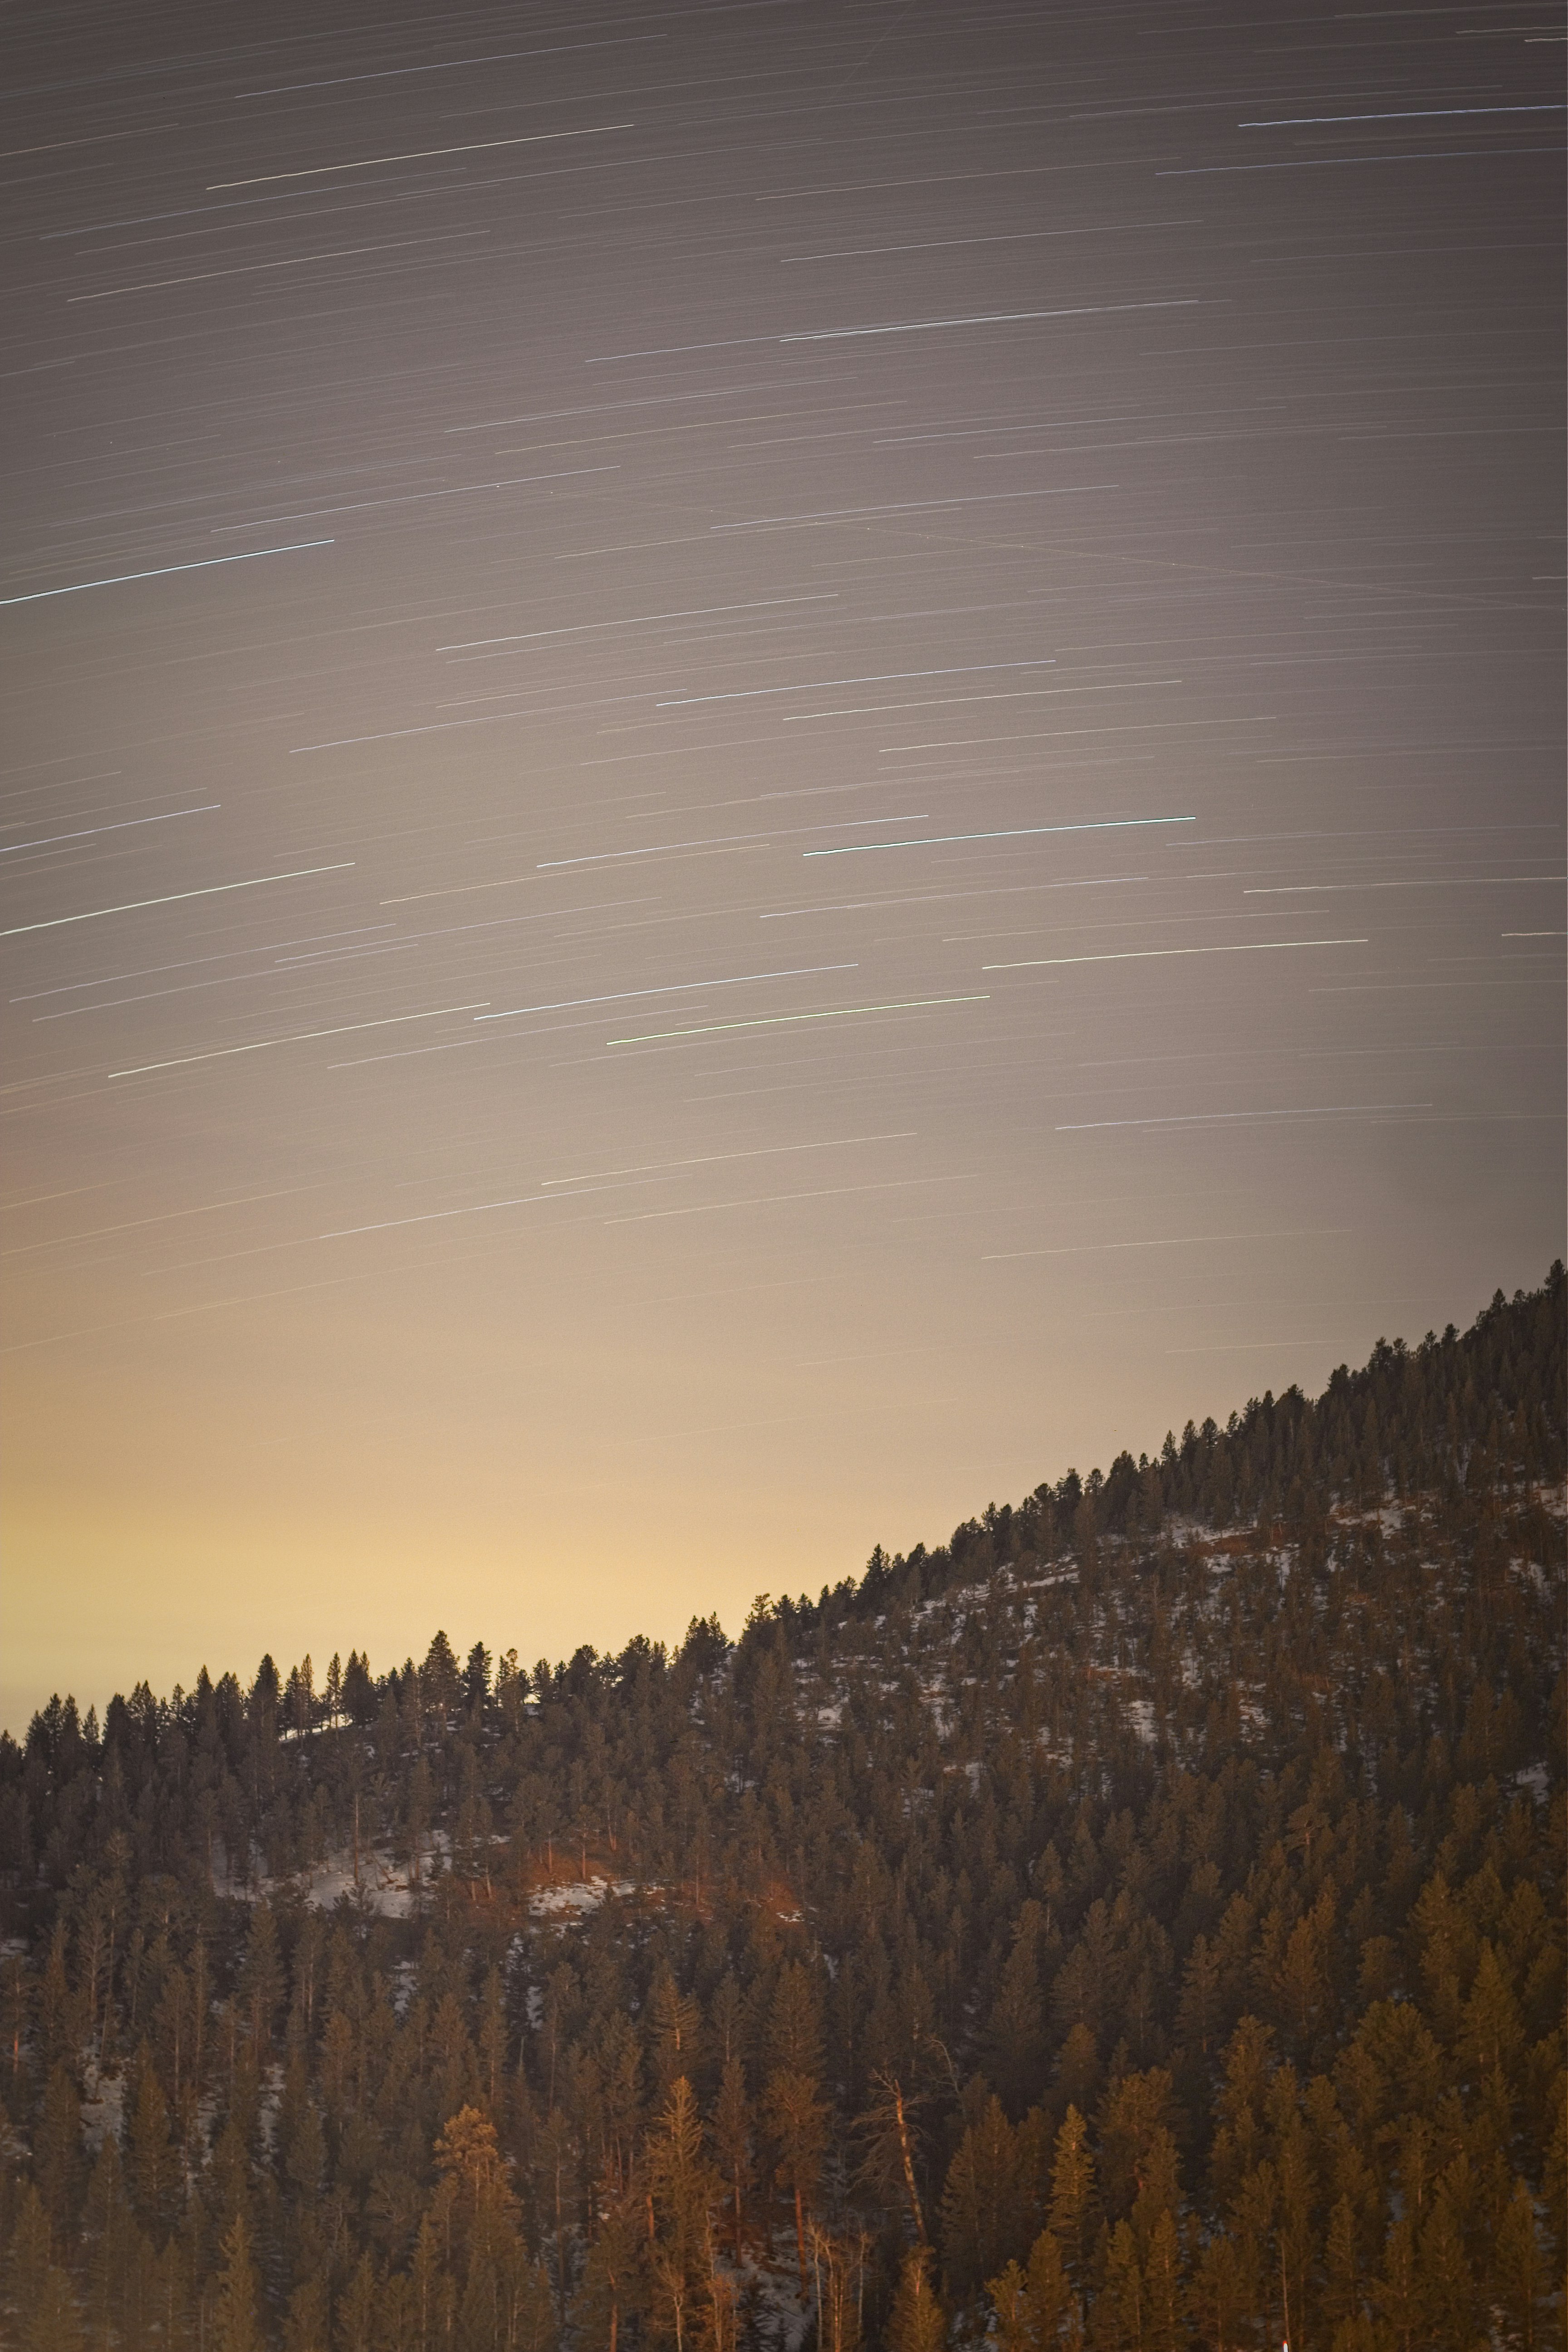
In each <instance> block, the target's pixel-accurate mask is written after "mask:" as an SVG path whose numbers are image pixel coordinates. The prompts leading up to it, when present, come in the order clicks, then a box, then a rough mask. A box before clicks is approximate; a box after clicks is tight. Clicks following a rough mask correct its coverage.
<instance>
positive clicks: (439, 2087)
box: [0, 1268, 1568, 2352]
mask: <svg viewBox="0 0 1568 2352" xmlns="http://www.w3.org/2000/svg"><path fill="white" fill-rule="evenodd" d="M1563 1303H1564V1301H1563V1275H1562V1271H1561V1269H1560V1268H1554V1269H1553V1271H1552V1276H1551V1277H1550V1279H1549V1281H1548V1283H1547V1285H1546V1286H1545V1288H1544V1289H1543V1290H1542V1292H1540V1293H1537V1294H1536V1295H1534V1296H1533V1297H1528V1298H1526V1297H1518V1298H1516V1299H1515V1300H1513V1301H1512V1302H1507V1301H1504V1300H1502V1299H1501V1298H1499V1299H1498V1300H1496V1301H1494V1303H1493V1305H1492V1307H1490V1308H1489V1309H1488V1310H1487V1312H1486V1313H1485V1314H1484V1315H1483V1316H1482V1317H1481V1318H1480V1319H1479V1322H1478V1323H1477V1325H1476V1326H1475V1328H1474V1329H1473V1330H1471V1331H1470V1332H1468V1333H1467V1334H1465V1335H1464V1336H1463V1337H1462V1338H1460V1337H1458V1336H1456V1335H1454V1334H1452V1333H1450V1334H1447V1335H1446V1336H1445V1337H1444V1339H1441V1340H1431V1341H1429V1342H1427V1343H1424V1344H1423V1346H1422V1347H1421V1348H1419V1349H1415V1351H1413V1352H1412V1351H1407V1350H1405V1349H1403V1348H1402V1347H1386V1348H1385V1347H1383V1346H1380V1347H1379V1349H1377V1351H1376V1352H1375V1353H1374V1355H1373V1360H1372V1362H1371V1364H1370V1365H1368V1366H1367V1367H1366V1368H1365V1370H1363V1371H1360V1372H1357V1373H1355V1374H1351V1373H1348V1372H1342V1373H1338V1374H1336V1375H1335V1377H1334V1380H1333V1381H1331V1383H1330V1387H1329V1389H1328V1391H1326V1392H1325V1394H1324V1395H1323V1397H1321V1398H1320V1399H1318V1400H1317V1401H1316V1402H1308V1401H1307V1400H1305V1399H1303V1398H1301V1397H1299V1396H1295V1395H1289V1396H1287V1397H1285V1398H1282V1399H1279V1400H1270V1399H1267V1398H1266V1399H1265V1400H1264V1401H1263V1402H1261V1403H1260V1404H1255V1405H1251V1406H1249V1407H1248V1408H1247V1412H1246V1413H1245V1414H1243V1415H1241V1416H1238V1417H1237V1418H1236V1419H1235V1420H1234V1421H1233V1422H1232V1423H1231V1425H1230V1427H1229V1428H1228V1429H1226V1430H1225V1431H1220V1430H1217V1429H1215V1427H1214V1426H1213V1424H1212V1423H1210V1424H1205V1428H1204V1430H1203V1431H1201V1432H1196V1431H1192V1430H1189V1431H1188V1433H1187V1434H1186V1435H1185V1437H1184V1440H1183V1442H1182V1444H1180V1445H1177V1444H1175V1443H1174V1441H1172V1442H1170V1443H1169V1444H1168V1445H1167V1447H1166V1449H1165V1452H1164V1454H1163V1456H1162V1457H1161V1458H1160V1459H1159V1460H1157V1461H1155V1462H1152V1463H1149V1462H1142V1463H1138V1464H1133V1463H1132V1462H1131V1458H1130V1457H1128V1456H1125V1455H1124V1456H1122V1457H1121V1460H1120V1461H1119V1462H1117V1463H1115V1464H1113V1465H1112V1466H1111V1469H1110V1473H1109V1474H1108V1475H1105V1476H1103V1477H1102V1476H1101V1475H1100V1474H1099V1473H1098V1472H1097V1473H1094V1474H1092V1475H1090V1476H1089V1477H1088V1478H1087V1479H1084V1480H1079V1478H1078V1476H1077V1475H1076V1474H1073V1473H1068V1475H1067V1476H1066V1477H1065V1478H1063V1479H1061V1480H1060V1481H1059V1482H1058V1484H1057V1485H1056V1486H1049V1487H1041V1488H1039V1489H1037V1492H1036V1494H1035V1495H1033V1496H1030V1497H1029V1498H1028V1499H1027V1500H1026V1501H1025V1502H1024V1503H1023V1504H1022V1505H1020V1506H1018V1507H1016V1508H1004V1509H997V1508H994V1507H993V1508H992V1509H990V1510H988V1511H987V1512H986V1513H985V1514H984V1518H983V1519H980V1520H975V1521H972V1522H970V1523H968V1524H967V1525H966V1526H965V1527H963V1528H959V1529H958V1530H957V1531H956V1533H955V1534H954V1536H953V1537H952V1539H951V1541H950V1542H949V1544H948V1545H946V1546H945V1547H943V1548H942V1549H940V1550H938V1551H936V1552H926V1551H924V1550H923V1549H922V1550H917V1551H916V1552H915V1553H914V1554H912V1555H910V1558H908V1559H900V1560H891V1559H888V1557H887V1556H886V1555H885V1554H884V1553H883V1552H882V1551H881V1550H880V1549H879V1550H878V1551H877V1552H875V1553H874V1554H873V1555H872V1559H871V1561H870V1563H869V1565H868V1570H867V1571H866V1574H865V1576H864V1577H863V1578H862V1579H861V1580H859V1582H858V1583H855V1582H852V1581H846V1582H845V1583H843V1584H841V1585H839V1586H838V1587H837V1589H836V1590H832V1591H826V1590H825V1591H824V1592H823V1593H822V1595H821V1597H820V1598H819V1600H817V1601H815V1602H813V1601H806V1600H805V1599H802V1600H800V1601H781V1602H779V1603H777V1604H773V1603H768V1602H759V1603H758V1604H757V1606H756V1608H755V1609H754V1610H753V1611H752V1615H751V1618H750V1619H749V1620H748V1622H747V1625H746V1627H745V1629H744V1632H743V1633H742V1637H741V1639H740V1641H739V1643H736V1644H734V1645H733V1646H731V1644H730V1643H727V1642H726V1641H725V1639H724V1636H723V1634H722V1633H721V1630H720V1629H719V1627H718V1625H717V1623H716V1622H715V1621H713V1620H709V1621H707V1622H694V1623H693V1625H692V1627H691V1629H690V1632H689V1635H688V1638H687V1640H686V1642H685V1643H683V1645H682V1646H681V1647H680V1649H679V1651H677V1652H676V1653H675V1654H673V1655H670V1654H667V1653H666V1651H665V1650H664V1649H663V1648H661V1647H660V1646H658V1645H657V1644H652V1643H647V1642H646V1641H642V1640H638V1641H635V1642H632V1643H629V1644H628V1645H627V1647H626V1650H625V1651H624V1652H623V1653H622V1654H620V1656H619V1657H615V1658H601V1657H599V1656H597V1655H595V1653H594V1652H593V1651H592V1650H587V1649H584V1650H581V1651H579V1652H578V1653H577V1654H576V1655H575V1656H574V1658H573V1659H571V1660H570V1662H568V1663H565V1664H560V1665H556V1666H551V1665H549V1664H541V1665H539V1666H538V1667H536V1668H534V1669H532V1670H531V1671H530V1670H528V1669H526V1668H523V1667H521V1665H520V1664H519V1662H518V1658H517V1655H516V1653H515V1652H513V1651H508V1652H506V1653H505V1654H502V1655H500V1656H499V1657H492V1655H491V1654H489V1652H488V1651H487V1650H486V1649H485V1648H484V1647H483V1646H482V1645H476V1646H475V1648H474V1649H473V1650H472V1651H471V1652H470V1653H469V1654H468V1658H467V1661H466V1662H465V1663H461V1664H460V1663H459V1661H458V1658H457V1656H456V1655H455V1654H454V1653H453V1651H452V1649H451V1646H450V1644H449V1643H447V1639H446V1637H445V1635H444V1634H437V1636H436V1638H435V1639H434V1640H433V1641H432V1643H431V1644H430V1647H429V1650H428V1653H427V1654H426V1657H425V1659H424V1661H423V1662H422V1663H421V1664H417V1665H416V1664H415V1663H414V1661H413V1660H409V1661H408V1662H407V1663H406V1664H405V1665H404V1666H403V1667H402V1668H401V1669H397V1670H394V1671H393V1672H391V1673H389V1674H387V1675H384V1676H383V1677H382V1678H381V1679H380V1680H379V1681H377V1680H375V1679H374V1678H373V1677H372V1675H371V1673H370V1669H369V1666H368V1664H367V1663H366V1661H365V1660H364V1659H363V1657H362V1656H361V1655H360V1654H358V1653H357V1652H356V1653H353V1654H351V1656H350V1658H349V1662H348V1665H347V1667H346V1669H345V1668H342V1666H341V1665H340V1663H339V1661H338V1660H337V1659H333V1660H332V1662H331V1665H330V1667H329V1668H328V1670H327V1672H326V1674H325V1675H324V1677H321V1678H320V1684H321V1686H320V1688H318V1686H317V1685H318V1677H317V1676H316V1675H314V1674H313V1672H312V1670H311V1667H310V1661H309V1660H308V1659H307V1660H304V1661H302V1662H301V1663H300V1665H298V1666H296V1667H294V1668H293V1669H291V1670H290V1671H289V1673H288V1674H287V1675H280V1674H279V1670H278V1669H277V1667H276V1666H275V1664H273V1662H272V1660H271V1659H270V1658H267V1659H263V1661H262V1663H261V1665H260V1668H259V1669H258V1672H257V1674H256V1675H255V1678H254V1680H253V1681H252V1682H251V1683H250V1685H249V1686H248V1688H247V1687H245V1686H244V1685H242V1684H241V1683H240V1682H239V1680H238V1679H237V1677H236V1676H235V1675H233V1674H226V1675H224V1676H223V1677H222V1678H221V1679H220V1680H219V1681H217V1682H216V1683H215V1682H213V1681H212V1680H211V1679H210V1678H209V1676H208V1675H206V1673H205V1671H204V1672H203V1673H202V1674H201V1675H199V1676H198V1678H197V1681H196V1685H195V1689H194V1690H193V1691H191V1692H190V1693H188V1694H187V1693H183V1692H180V1691H176V1692H175V1693H174V1695H173V1696H172V1697H170V1698H169V1699H168V1700H166V1701H160V1700H157V1699H155V1698H154V1697H153V1694H152V1693H151V1692H150V1691H149V1690H148V1689H147V1687H146V1685H138V1686H137V1688H136V1689H135V1690H133V1691H132V1694H131V1696H130V1697H129V1698H121V1697H117V1698H115V1699H114V1700H113V1701H112V1702H111V1703H110V1706H109V1708H108V1710H107V1713H106V1716H105V1720H104V1723H103V1726H102V1728H101V1731H100V1727H99V1726H98V1724H97V1723H96V1722H95V1720H94V1719H93V1717H91V1716H89V1717H88V1719H87V1721H86V1722H85V1723H83V1722H82V1721H80V1720H79V1717H78V1712H77V1709H76V1707H75V1706H74V1704H73V1703H72V1702H71V1701H70V1700H69V1699H64V1700H61V1699H55V1700H53V1701H51V1702H50V1705H49V1706H48V1707H47V1708H46V1709H44V1710H43V1711H42V1712H41V1713H40V1714H39V1715H38V1716H37V1717H36V1718H35V1720H34V1723H33V1725H32V1727H30V1729H29V1732H28V1736H27V1739H26V1743H25V1745H24V1746H22V1747H20V1748H19V1747H17V1746H16V1744H15V1743H14V1742H12V1741H10V1740H0V1912H3V1916H0V1934H3V1935H4V1936H5V1937H7V1938H8V1939H9V1941H8V1943H7V1945H6V1954H7V1957H6V1958H5V1959H4V1962H3V1964H0V2028H3V2039H0V2100H3V2102H4V2106H5V2116H4V2117H0V2133H3V2137H0V2150H3V2154H0V2243H3V2246H4V2253H5V2260H4V2264H3V2267H0V2335H3V2336H4V2340H5V2341H7V2342H9V2341H11V2340H16V2342H18V2343H21V2344H26V2345H30V2346H37V2347H43V2346H46V2345H49V2346H52V2345H56V2344H58V2345H60V2346H68V2347H76V2346H78V2345H91V2346H93V2347H102V2352H120V2347H124V2352H176V2347H178V2352H184V2347H204V2346H210V2345H215V2344H216V2345H223V2346H232V2347H246V2352H250V2347H257V2352H260V2347H263V2346H266V2347H279V2348H280V2352H337V2347H339V2346H342V2347H347V2352H435V2347H437V2346H439V2347H443V2352H448V2347H449V2348H450V2352H468V2347H473V2352H479V2347H484V2352H502V2347H505V2352H553V2347H556V2346H557V2345H558V2344H560V2343H562V2342H565V2343H566V2344H569V2345H571V2346H577V2345H581V2346H582V2347H584V2352H622V2347H624V2352H637V2347H649V2352H653V2347H662V2346H664V2345H667V2344H668V2345H669V2346H672V2347H679V2352H687V2347H688V2345H689V2344H690V2345H692V2346H695V2345H697V2344H699V2343H700V2345H701V2346H702V2347H705V2352H739V2347H740V2346H741V2345H742V2344H746V2345H752V2344H760V2343H762V2342H763V2340H764V2338H768V2337H772V2336H773V2335H774V2334H775V2333H776V2330H777V2327H778V2325H779V2320H780V2316H781V2315H782V2316H783V2317H784V2319H786V2320H787V2321H788V2323H789V2330H793V2331H795V2333H798V2331H799V2329H800V2328H802V2327H804V2326H806V2325H807V2323H808V2322H809V2324H810V2325H811V2326H815V2327H816V2330H817V2336H816V2343H817V2345H818V2347H822V2352H826V2347H828V2346H829V2345H830V2346H831V2347H832V2352H857V2347H859V2346H860V2345H862V2344H867V2345H871V2346H875V2345H877V2344H886V2345H889V2346H894V2347H905V2346H907V2347H909V2352H929V2347H933V2346H937V2345H940V2344H941V2343H942V2341H943V2340H944V2336H945V2333H946V2330H947V2328H948V2326H949V2318H950V2315H952V2319H953V2323H954V2324H955V2325H956V2326H957V2327H958V2328H959V2330H960V2332H961V2334H962V2333H963V2332H964V2331H968V2332H969V2334H970V2335H971V2336H973V2338H975V2339H976V2340H977V2339H978V2336H979V2334H980V2332H981V2329H982V2326H983V2324H984V2309H985V2306H984V2300H983V2298H984V2297H987V2296H988V2297H989V2299H990V2302H991V2304H992V2305H994V2310H995V2313H996V2318H997V2325H998V2328H999V2332H1000V2337H1001V2340H1002V2342H1003V2344H1004V2345H1005V2347H1007V2352H1043V2347H1046V2346H1047V2345H1050V2344H1055V2343H1057V2342H1058V2341H1063V2342H1065V2341H1069V2340H1070V2341H1079V2342H1081V2341H1084V2340H1087V2341H1089V2343H1093V2344H1100V2343H1104V2344H1107V2345H1111V2344H1121V2343H1128V2344H1138V2345H1141V2346H1143V2347H1150V2352H1152V2347H1171V2352H1174V2347H1178V2346H1182V2347H1189V2346H1192V2347H1196V2346H1203V2347H1215V2352H1217V2347H1221V2346H1226V2347H1228V2346H1232V2345H1238V2344H1247V2345H1261V2344H1265V2343H1267V2342H1268V2341H1269V2340H1270V2339H1272V2340H1273V2341H1274V2342H1276V2343H1277V2342H1278V2341H1279V2339H1280V2337H1281V2336H1283V2335H1284V2334H1285V2333H1287V2332H1289V2336H1290V2339H1291V2341H1292V2343H1293V2344H1296V2345H1298V2346H1300V2345H1303V2344H1304V2345H1307V2346H1310V2347H1320V2346H1321V2347H1322V2352H1359V2347H1365V2352H1393V2347H1398V2346H1405V2345H1408V2346H1411V2347H1416V2346H1421V2347H1426V2346H1443V2345H1453V2346H1455V2347H1464V2352H1468V2347H1472V2346H1474V2345H1475V2344H1477V2343H1479V2342H1482V2341H1486V2340H1488V2339H1489V2340H1490V2341H1491V2342H1493V2343H1494V2344H1498V2345H1505V2344H1506V2345H1510V2346H1513V2345H1520V2346H1531V2347H1534V2346H1537V2345H1540V2346H1544V2345H1546V2344H1548V2343H1551V2342H1557V2343H1558V2344H1561V2342H1562V2332H1563V2310H1562V2304H1561V2298H1560V2296H1559V2295H1558V2287H1559V2284H1560V2281H1561V2276H1562V2268H1563V2255H1564V2252H1565V2247H1564V2240H1563V2207H1564V2200H1565V2198H1568V2130H1565V2126H1564V2122H1563V2115H1564V2105H1565V2085H1568V2076H1565V2074H1564V2045H1563V2003H1564V1956H1563V1861H1564V1843H1565V1835H1568V1811H1565V1805H1564V1771H1563V1765H1564V1750H1565V1741H1568V1727H1565V1721H1564V1705H1565V1690H1568V1684H1565V1680H1564V1675H1563V1655H1564V1639H1563V1635H1564V1624H1563V1603H1564V1577H1563V1491H1562V1479H1563V1468H1564V1458H1563V1423H1564V1406H1563ZM329 1868H330V1869H331V1871H332V1872H333V1873H335V1875H334V1876H332V1877H331V1878H329V1877H328V1876H327V1875H326V1873H327V1871H328V1869H329ZM356 1872H357V1878H358V1885H357V1889H356V1885H355V1883H354V1882H355V1876H356ZM394 1874H396V1878H397V1881H398V1885H397V1886H396V1888H395V1890H393V1892H394V1893H395V1901H392V1902H390V1903H389V1901H388V1882H389V1881H390V1880H391V1879H392V1877H393V1875H394ZM344 1886H346V1890H347V1891H346V1892H343V1893H342V1894H341V1895H340V1894H339V1892H338V1890H339V1889H340V1888H342V1887H344ZM573 1889H575V1890H577V1891H576V1893H575V1894H573V1892H572V1890H573ZM329 1897H331V1900H330V1901H329V1900H328V1898H329ZM574 1906H575V1907H574ZM770 2303H771V2305H772V2311H771V2313H770V2310H769V2305H770ZM1553 2331H1555V2333H1553ZM786 2332H788V2331H786Z"/></svg>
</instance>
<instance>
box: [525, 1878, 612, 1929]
mask: <svg viewBox="0 0 1568 2352" xmlns="http://www.w3.org/2000/svg"><path fill="white" fill-rule="evenodd" d="M634 1892H635V1890H634V1888H633V1885H632V1882H631V1880H630V1879H629V1878H599V1877H594V1878H579V1879H575V1880H567V1881H566V1882H565V1883H564V1884H563V1885H555V1886H540V1887H536V1888H535V1889H534V1891H533V1893H532V1894H531V1895H530V1896H529V1898H528V1907H529V1910H530V1912H531V1915H532V1916H533V1917H534V1918H535V1919H560V1918H568V1917H572V1918H581V1917H582V1916H584V1913H585V1912H589V1911H596V1910H597V1909H598V1907H599V1906H600V1904H601V1903H602V1902H603V1901H604V1900H605V1896H606V1895H630V1894H632V1893H634Z"/></svg>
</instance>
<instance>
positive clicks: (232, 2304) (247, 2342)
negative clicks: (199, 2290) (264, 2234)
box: [213, 2213, 263, 2352]
mask: <svg viewBox="0 0 1568 2352" xmlns="http://www.w3.org/2000/svg"><path fill="white" fill-rule="evenodd" d="M219 2254H220V2262H219V2268H218V2278H217V2294H216V2298H215V2301H214V2305H213V2347H214V2352H261V2347H262V2342H263V2338H262V2334H261V2320H260V2312H259V2308H258V2299H259V2298H258V2286H259V2283H258V2278H257V2274H256V2264H255V2263H254V2261H253V2260H252V2259H251V2251H250V2231H249V2230H248V2229H247V2226H246V2220H245V2216H244V2214H243V2213H236V2215H235V2217H234V2219H233V2221H231V2222H230V2223H229V2225H228V2228H227V2229H226V2231H224V2234H223V2239H222V2242H221V2245H220V2248H219Z"/></svg>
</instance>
